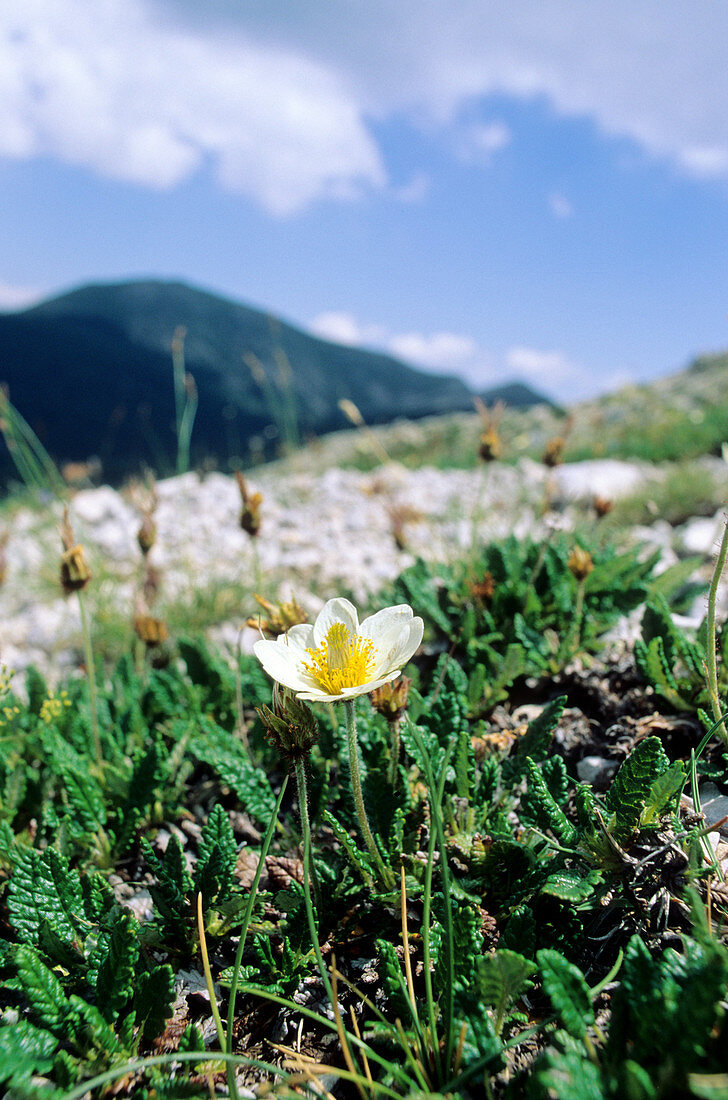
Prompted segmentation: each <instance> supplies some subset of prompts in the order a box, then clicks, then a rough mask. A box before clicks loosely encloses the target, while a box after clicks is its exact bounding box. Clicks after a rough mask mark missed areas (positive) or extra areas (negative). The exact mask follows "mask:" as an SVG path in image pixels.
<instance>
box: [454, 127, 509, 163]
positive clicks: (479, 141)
mask: <svg viewBox="0 0 728 1100" xmlns="http://www.w3.org/2000/svg"><path fill="white" fill-rule="evenodd" d="M510 141H511V131H510V130H509V129H508V127H507V126H506V125H505V123H503V122H490V123H485V124H475V125H472V126H468V127H466V129H465V130H464V132H463V133H462V134H461V135H460V138H459V140H458V142H457V152H458V156H459V157H460V159H461V160H462V161H465V162H466V163H469V162H481V163H482V162H485V163H486V164H487V163H488V161H490V159H491V157H492V156H493V154H494V153H497V152H499V150H501V149H504V148H505V147H506V145H508V144H509V143H510Z"/></svg>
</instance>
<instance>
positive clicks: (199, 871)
mask: <svg viewBox="0 0 728 1100" xmlns="http://www.w3.org/2000/svg"><path fill="white" fill-rule="evenodd" d="M237 857H238V846H237V844H236V843H235V834H234V833H233V829H232V825H231V824H230V817H229V815H228V814H227V813H226V811H225V810H224V809H223V808H222V806H220V805H219V804H217V805H215V806H213V808H212V811H211V813H210V816H209V817H208V819H207V821H206V822H205V825H204V826H203V828H202V832H201V834H200V843H199V857H198V860H197V866H196V867H195V875H194V891H195V894H197V893H198V892H201V893H202V899H203V903H204V906H205V908H206V909H207V908H209V907H210V906H211V905H213V904H215V903H216V902H221V901H225V899H226V898H227V897H228V896H229V894H230V891H231V889H232V886H233V883H234V882H235V863H236V861H237Z"/></svg>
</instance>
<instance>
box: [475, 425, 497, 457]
mask: <svg viewBox="0 0 728 1100" xmlns="http://www.w3.org/2000/svg"><path fill="white" fill-rule="evenodd" d="M502 455H503V443H502V441H501V437H500V436H499V435H498V432H497V430H496V429H495V428H488V429H487V430H486V431H484V432H481V435H480V442H479V444H478V457H479V458H480V459H481V460H482V461H483V462H497V461H498V459H499V458H501V456H502Z"/></svg>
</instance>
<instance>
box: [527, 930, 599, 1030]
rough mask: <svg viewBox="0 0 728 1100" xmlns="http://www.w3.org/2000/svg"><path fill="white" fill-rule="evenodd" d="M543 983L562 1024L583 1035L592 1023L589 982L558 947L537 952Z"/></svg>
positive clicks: (592, 1010)
mask: <svg viewBox="0 0 728 1100" xmlns="http://www.w3.org/2000/svg"><path fill="white" fill-rule="evenodd" d="M536 958H537V959H538V964H539V966H540V968H541V978H542V981H543V987H544V989H545V990H546V993H547V994H548V997H549V1000H550V1001H551V1004H552V1005H553V1006H554V1011H555V1012H556V1014H557V1016H558V1017H559V1019H560V1020H561V1022H562V1024H563V1025H564V1027H565V1028H566V1030H567V1031H568V1033H569V1035H572V1036H573V1037H574V1038H575V1039H583V1038H584V1036H585V1035H586V1033H587V1029H588V1028H589V1027H591V1026H593V1024H594V1009H593V1008H592V1003H591V994H590V992H589V986H588V985H587V984H586V981H585V979H584V975H583V974H582V972H581V970H579V968H578V966H574V964H573V963H570V962H569V961H568V959H565V958H564V956H563V955H560V954H559V952H558V951H553V950H552V949H551V948H548V947H545V948H543V949H542V950H541V951H538V952H537V953H536Z"/></svg>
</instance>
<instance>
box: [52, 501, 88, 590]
mask: <svg viewBox="0 0 728 1100" xmlns="http://www.w3.org/2000/svg"><path fill="white" fill-rule="evenodd" d="M61 541H62V543H63V553H62V554H61V569H60V580H61V587H62V588H63V591H64V592H65V593H66V594H67V595H68V594H69V593H70V592H79V591H80V590H81V589H82V588H85V587H86V585H87V584H88V582H89V581H90V580H91V570H90V569H89V567H88V562H87V561H86V556H85V554H84V552H83V546H81V544H80V543H77V542H76V537H75V535H74V533H73V528H72V527H71V521H70V520H69V518H68V508H65V509H64V511H63V519H62V520H61Z"/></svg>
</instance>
